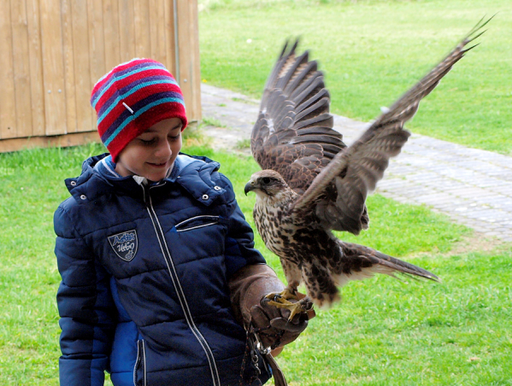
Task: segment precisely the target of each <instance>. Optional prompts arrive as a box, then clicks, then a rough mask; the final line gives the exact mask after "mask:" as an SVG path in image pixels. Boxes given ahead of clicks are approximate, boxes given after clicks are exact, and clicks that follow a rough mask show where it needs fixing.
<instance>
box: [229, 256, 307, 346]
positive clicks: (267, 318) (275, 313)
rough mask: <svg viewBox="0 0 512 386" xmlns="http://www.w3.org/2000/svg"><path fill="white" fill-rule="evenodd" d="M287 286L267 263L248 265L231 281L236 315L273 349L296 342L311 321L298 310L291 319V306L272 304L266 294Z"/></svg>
mask: <svg viewBox="0 0 512 386" xmlns="http://www.w3.org/2000/svg"><path fill="white" fill-rule="evenodd" d="M284 288H285V287H284V285H283V283H281V281H280V280H279V279H278V278H277V276H276V274H275V272H274V271H273V270H272V269H271V268H270V267H269V266H268V265H266V264H258V265H248V266H245V267H244V268H242V269H240V270H239V271H238V272H237V273H236V274H235V275H234V277H233V278H232V279H231V280H230V282H229V289H230V291H231V303H232V305H233V310H234V313H235V317H236V318H237V320H238V321H239V322H240V323H242V324H243V326H244V328H245V329H246V330H249V328H250V327H251V326H250V325H251V324H252V327H254V329H255V332H257V333H258V335H259V337H260V339H261V343H262V344H263V345H264V346H265V347H270V348H272V349H275V348H276V347H282V346H284V345H286V344H288V343H290V342H293V341H294V340H295V339H297V337H298V336H299V335H300V333H301V332H302V331H304V330H305V329H306V327H307V325H308V316H307V315H306V314H304V313H301V314H297V315H295V317H294V318H293V320H291V321H289V320H288V317H289V315H290V311H289V310H286V309H283V308H277V307H275V306H273V305H270V304H268V300H267V299H265V296H266V295H268V294H269V293H271V292H274V293H275V292H281V291H282V290H283V289H284Z"/></svg>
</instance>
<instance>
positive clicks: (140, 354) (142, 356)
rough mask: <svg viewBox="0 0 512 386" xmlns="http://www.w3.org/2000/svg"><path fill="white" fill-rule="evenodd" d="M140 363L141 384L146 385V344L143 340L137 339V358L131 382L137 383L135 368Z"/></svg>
mask: <svg viewBox="0 0 512 386" xmlns="http://www.w3.org/2000/svg"><path fill="white" fill-rule="evenodd" d="M141 365H142V386H146V385H147V378H146V344H145V342H144V340H139V341H137V360H136V362H135V366H134V367H133V384H134V385H136V384H137V369H138V368H139V366H141Z"/></svg>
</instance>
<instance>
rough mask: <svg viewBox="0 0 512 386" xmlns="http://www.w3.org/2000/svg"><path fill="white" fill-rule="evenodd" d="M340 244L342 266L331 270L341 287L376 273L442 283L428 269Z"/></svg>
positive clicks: (343, 243)
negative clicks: (400, 275)
mask: <svg viewBox="0 0 512 386" xmlns="http://www.w3.org/2000/svg"><path fill="white" fill-rule="evenodd" d="M339 244H340V248H341V249H342V252H343V259H342V261H341V263H340V264H338V265H336V266H333V267H331V269H332V272H333V273H334V274H335V276H336V279H337V280H336V281H337V284H338V285H340V286H342V285H344V284H346V283H347V282H348V281H352V280H363V279H367V278H370V277H372V276H374V274H376V273H380V274H385V275H389V276H392V277H395V278H397V276H396V274H404V275H407V276H410V277H414V278H416V277H421V278H425V279H429V280H433V281H438V282H439V281H440V279H439V278H438V277H437V276H436V275H434V274H433V273H431V272H429V271H427V270H426V269H423V268H420V267H418V266H416V265H414V264H411V263H407V262H405V261H402V260H400V259H397V258H396V257H392V256H389V255H386V254H384V253H382V252H379V251H377V250H375V249H372V248H368V247H365V246H362V245H358V244H352V243H345V242H342V241H339Z"/></svg>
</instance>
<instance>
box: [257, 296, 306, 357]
mask: <svg viewBox="0 0 512 386" xmlns="http://www.w3.org/2000/svg"><path fill="white" fill-rule="evenodd" d="M268 302H269V300H268V299H266V298H265V297H264V298H263V299H262V300H261V301H260V304H259V305H255V306H253V307H252V308H251V317H252V324H253V326H254V330H255V332H256V333H258V335H259V337H260V340H261V343H262V344H263V345H264V346H265V347H270V348H271V349H272V350H273V349H275V348H277V347H282V346H284V345H287V344H288V343H291V342H293V341H294V340H295V339H297V337H298V336H299V335H300V334H301V333H302V331H304V330H305V329H306V327H307V326H308V320H309V319H310V318H312V317H313V316H314V313H299V314H297V315H295V317H294V318H293V319H292V320H291V321H290V320H288V318H289V316H290V311H289V310H287V309H284V308H278V307H276V306H273V305H271V304H268Z"/></svg>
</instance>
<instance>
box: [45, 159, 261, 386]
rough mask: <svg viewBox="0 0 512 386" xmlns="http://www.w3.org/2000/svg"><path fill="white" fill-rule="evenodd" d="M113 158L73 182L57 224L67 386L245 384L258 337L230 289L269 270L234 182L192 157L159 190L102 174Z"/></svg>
mask: <svg viewBox="0 0 512 386" xmlns="http://www.w3.org/2000/svg"><path fill="white" fill-rule="evenodd" d="M105 156H106V155H103V156H98V157H92V158H90V159H88V160H86V161H85V162H84V165H83V170H82V174H81V175H80V177H78V178H73V179H68V180H66V185H67V187H68V189H69V191H70V193H71V197H70V198H69V199H67V200H66V201H64V202H63V203H62V204H61V205H60V206H59V208H58V209H57V211H56V212H55V217H54V225H55V232H56V234H57V242H56V247H55V253H56V256H57V260H58V267H59V271H60V273H61V276H62V283H61V285H60V287H59V290H58V294H57V301H58V307H59V313H60V316H61V319H60V326H61V328H62V334H61V349H62V356H61V358H60V379H61V385H65V386H74V385H84V386H88V385H103V382H104V372H105V371H109V372H111V374H112V375H111V379H112V381H113V383H114V384H115V385H116V386H124V385H134V384H135V385H187V384H188V385H238V384H239V383H240V369H241V368H242V362H243V359H244V353H245V348H246V336H245V332H244V330H243V328H242V327H241V326H240V325H239V324H238V323H237V322H236V321H235V319H234V317H233V312H232V309H231V303H230V298H229V291H228V281H229V279H230V277H232V275H233V274H234V273H235V272H236V271H238V270H239V269H240V268H242V267H244V266H246V265H248V264H258V263H264V260H263V257H262V256H261V255H260V254H259V252H258V251H256V250H255V249H254V248H253V247H254V243H253V233H252V230H251V228H250V227H249V225H248V224H247V223H246V221H245V219H244V217H243V214H242V212H241V211H240V209H239V207H238V205H237V203H236V200H235V196H234V192H233V190H232V186H231V184H230V182H229V181H228V179H227V178H226V177H225V176H223V175H222V174H220V173H218V171H217V170H218V168H219V164H218V163H216V162H213V161H211V160H208V159H207V158H204V157H189V156H185V155H180V156H179V157H178V159H177V161H176V164H175V166H174V168H173V172H172V174H171V176H170V177H169V178H168V179H165V180H163V181H161V182H160V183H158V184H155V185H148V184H147V183H145V182H143V181H140V180H139V182H137V178H133V177H125V178H119V177H117V178H116V177H114V176H112V178H109V177H108V176H106V175H105V174H104V173H103V174H102V173H99V172H98V171H97V170H95V169H94V166H95V165H96V163H98V162H99V161H100V160H101V159H102V158H103V157H105ZM248 362H250V360H249V361H248ZM260 368H263V366H260ZM245 370H246V371H245V377H246V379H250V378H253V379H254V375H255V374H254V373H252V371H253V369H252V367H251V366H249V365H248V366H246V367H245ZM264 370H265V369H264ZM260 377H261V381H262V382H263V383H264V382H265V381H266V380H267V379H268V377H269V374H267V373H266V372H265V371H264V374H263V375H261V376H260Z"/></svg>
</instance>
